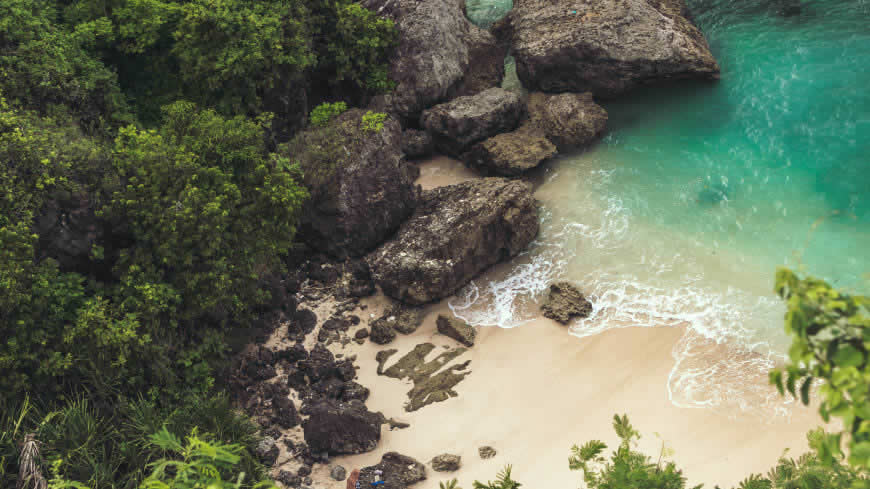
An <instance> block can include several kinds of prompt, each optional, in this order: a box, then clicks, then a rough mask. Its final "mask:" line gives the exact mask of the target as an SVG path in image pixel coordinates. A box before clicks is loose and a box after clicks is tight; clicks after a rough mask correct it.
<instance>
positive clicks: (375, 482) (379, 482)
mask: <svg viewBox="0 0 870 489" xmlns="http://www.w3.org/2000/svg"><path fill="white" fill-rule="evenodd" d="M383 483H384V481H374V482H372V487H376V486H379V485H381V484H383Z"/></svg>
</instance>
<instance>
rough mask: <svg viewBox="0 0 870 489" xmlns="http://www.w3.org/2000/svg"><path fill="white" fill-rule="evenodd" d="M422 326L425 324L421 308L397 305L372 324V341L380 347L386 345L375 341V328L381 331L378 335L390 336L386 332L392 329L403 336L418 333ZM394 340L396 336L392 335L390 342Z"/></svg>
mask: <svg viewBox="0 0 870 489" xmlns="http://www.w3.org/2000/svg"><path fill="white" fill-rule="evenodd" d="M421 324H423V314H422V311H420V309H419V308H416V307H408V306H404V305H401V304H397V305H395V306H393V307H391V308H390V309H388V310H387V311H386V312H385V313H384V315H383V316H381V317H380V318H378V319H376V320H374V321H373V322H372V324H371V327H372V336H373V338H372V341H374V342H375V343H378V344H380V345H383V344H385V343H379V342H378V341H376V340H375V339H374V331H375V328H378V329H379V330H380V331H379V333H378V334H386V335H387V336H389V332H386V333H384V332H385V331H388V329H392V330H394V331H396V332H399V333H402V334H411V333H413V332H414V331H417V328H419V327H420V325H421ZM393 338H395V334H393V335H392V338H390V341H392V340H393Z"/></svg>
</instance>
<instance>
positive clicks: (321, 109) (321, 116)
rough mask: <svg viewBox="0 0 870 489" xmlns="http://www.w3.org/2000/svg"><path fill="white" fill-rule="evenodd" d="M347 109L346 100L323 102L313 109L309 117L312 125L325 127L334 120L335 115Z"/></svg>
mask: <svg viewBox="0 0 870 489" xmlns="http://www.w3.org/2000/svg"><path fill="white" fill-rule="evenodd" d="M346 110H347V104H346V103H344V102H335V103H331V104H330V103H323V104H320V105H318V106H317V107H315V108H314V110H312V111H311V115H310V116H309V117H308V119H309V121H310V122H311V125H312V126H314V127H323V126H325V125H327V124H328V123H329V121H330V120H332V118H333V117H335V116H337V115H341V114H342V113H344V111H346Z"/></svg>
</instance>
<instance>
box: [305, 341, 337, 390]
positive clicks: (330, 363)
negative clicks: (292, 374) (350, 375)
mask: <svg viewBox="0 0 870 489" xmlns="http://www.w3.org/2000/svg"><path fill="white" fill-rule="evenodd" d="M297 365H298V367H299V369H300V370H302V371H303V372H305V375H307V376H308V378H309V379H311V382H312V383H314V382H317V381H319V380H321V379H327V378H330V377H335V376H337V375H338V368H337V367H336V364H335V357H334V356H333V355H332V352H331V351H329V350H327V349H326V348H325V347H324V346H323V345H315V346H314V348H312V349H311V352H310V353H309V354H308V358H307V359H305V360H300V361H299V363H298V364H297Z"/></svg>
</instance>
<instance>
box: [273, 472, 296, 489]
mask: <svg viewBox="0 0 870 489" xmlns="http://www.w3.org/2000/svg"><path fill="white" fill-rule="evenodd" d="M275 480H276V481H278V482H280V483H282V484H284V485H285V486H287V487H299V483H300V482H302V479H301V478H300V477H299V476H298V475H296V474H294V473H292V472H288V471H286V470H282V471H280V472H278V477H275Z"/></svg>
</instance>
